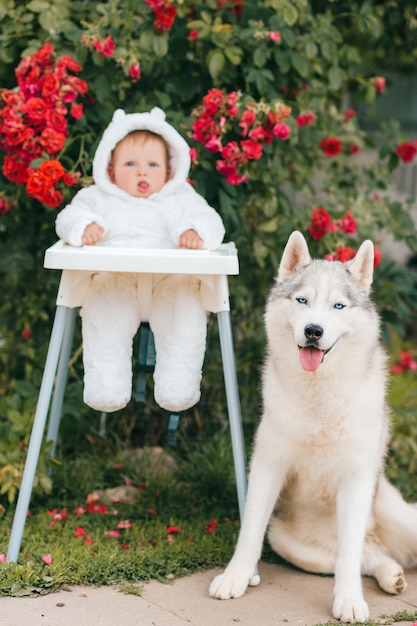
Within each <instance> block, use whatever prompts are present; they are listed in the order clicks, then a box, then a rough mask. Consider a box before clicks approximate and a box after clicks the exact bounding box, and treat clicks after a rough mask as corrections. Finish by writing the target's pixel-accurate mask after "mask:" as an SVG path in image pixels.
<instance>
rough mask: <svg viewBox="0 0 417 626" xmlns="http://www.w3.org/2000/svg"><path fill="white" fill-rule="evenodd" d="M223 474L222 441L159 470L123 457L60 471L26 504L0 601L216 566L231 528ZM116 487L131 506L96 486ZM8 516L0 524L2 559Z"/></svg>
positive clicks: (228, 547) (226, 553)
mask: <svg viewBox="0 0 417 626" xmlns="http://www.w3.org/2000/svg"><path fill="white" fill-rule="evenodd" d="M232 467H233V466H232V460H231V453H230V450H229V445H228V442H227V440H226V438H225V437H220V438H217V439H215V440H212V441H211V442H210V443H209V444H206V445H205V446H204V447H203V448H201V449H199V450H197V451H194V452H192V453H190V455H189V457H188V459H187V461H186V462H184V461H182V460H179V462H178V464H177V466H176V467H175V468H171V469H168V470H166V469H164V468H163V467H159V468H158V467H157V468H154V467H153V468H152V470H151V468H150V462H149V458H144V459H141V460H139V461H138V459H137V457H136V455H135V454H133V453H132V454H130V455H129V454H126V453H123V452H121V453H120V454H119V456H118V457H117V456H116V457H111V456H110V457H109V456H107V457H106V458H94V457H92V456H91V455H89V456H80V457H78V458H77V459H76V460H74V461H72V462H71V463H68V462H65V463H64V464H63V465H62V466H61V468H60V470H59V471H58V472H56V473H55V474H54V491H53V493H52V494H51V495H50V496H48V497H47V498H46V497H45V496H37V497H36V496H35V497H33V498H32V504H31V514H30V516H29V517H28V519H27V522H26V527H25V533H24V539H23V543H22V547H21V551H20V556H19V561H18V563H17V564H13V563H0V594H1V595H12V596H22V595H37V594H45V593H49V592H50V591H52V590H54V589H56V588H58V587H60V586H61V585H62V584H69V585H75V584H92V585H107V584H114V583H118V584H123V585H126V584H127V585H128V584H132V583H137V582H138V581H139V582H144V581H147V580H150V579H152V578H154V579H160V580H167V577H168V580H169V579H170V578H172V577H179V576H183V575H185V574H188V573H191V572H194V571H197V570H199V569H207V568H211V567H214V566H220V565H224V564H225V563H226V562H227V561H228V559H229V558H230V557H231V554H232V550H233V546H234V544H235V541H236V537H237V533H238V529H239V519H238V512H237V496H236V492H235V487H234V479H233V469H232ZM116 486H118V487H120V489H119V492H120V491H121V492H126V495H127V496H128V497H129V498H130V497H131V494H132V493H133V494H134V500H133V501H127V502H123V501H121V502H111V501H109V500H108V499H106V491H105V490H104V491H103V487H106V488H110V487H116ZM97 494H98V495H99V496H100V497H99V499H96V498H97ZM12 513H13V511H12V510H10V511H9V512H7V513H6V514H5V515H4V516H3V518H2V519H1V520H0V532H1V537H2V539H1V541H0V553H3V554H4V553H6V551H7V544H8V531H9V529H10V527H11V523H12ZM44 557H47V558H46V561H47V562H45V560H44Z"/></svg>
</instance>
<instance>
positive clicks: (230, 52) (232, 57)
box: [224, 46, 243, 65]
mask: <svg viewBox="0 0 417 626" xmlns="http://www.w3.org/2000/svg"><path fill="white" fill-rule="evenodd" d="M224 54H225V55H226V57H227V58H228V59H229V61H230V63H232V64H233V65H240V63H241V62H242V56H243V50H242V48H238V47H237V46H230V47H228V48H225V49H224Z"/></svg>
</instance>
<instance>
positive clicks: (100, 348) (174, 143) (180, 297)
mask: <svg viewBox="0 0 417 626" xmlns="http://www.w3.org/2000/svg"><path fill="white" fill-rule="evenodd" d="M189 168H190V156H189V146H188V144H187V143H186V142H185V140H184V139H183V138H182V137H181V135H180V134H179V133H178V132H177V131H176V130H175V129H174V128H173V127H172V126H171V125H169V124H168V123H167V122H166V121H165V114H164V113H163V111H161V110H160V109H158V108H155V109H153V110H152V111H151V112H150V113H134V114H125V113H124V111H122V110H120V109H119V110H117V111H116V112H115V114H114V116H113V120H112V122H111V123H110V125H109V126H108V128H107V129H106V131H105V132H104V134H103V137H102V139H101V141H100V143H99V145H98V148H97V151H96V154H95V157H94V161H93V177H94V183H95V184H94V185H92V186H91V187H88V188H85V189H82V190H80V191H79V192H78V193H77V194H76V195H75V197H74V199H73V201H72V202H71V204H69V205H68V206H66V207H65V208H64V209H63V210H62V211H61V212H60V213H59V214H58V217H57V220H56V231H57V234H58V236H59V237H60V238H61V239H63V240H64V241H66V242H67V243H69V244H71V245H74V246H82V245H105V246H123V247H141V248H145V247H147V248H177V247H180V248H189V249H200V248H206V249H215V248H217V247H218V246H219V245H220V243H221V242H222V240H223V236H224V226H223V223H222V220H221V218H220V216H219V215H218V213H217V212H216V211H215V210H214V209H213V208H211V207H210V206H209V205H208V204H207V202H206V201H205V200H204V199H203V198H202V197H201V196H200V195H199V194H197V193H196V192H195V190H194V189H193V188H192V187H191V185H190V184H189V183H188V182H187V175H188V171H189ZM138 280H140V276H139V277H138V275H137V274H130V273H114V272H98V273H96V274H94V275H93V276H92V278H91V284H90V289H89V291H88V296H87V299H86V301H85V302H84V305H83V307H82V309H81V317H82V336H83V359H84V401H85V402H86V404H88V405H89V406H91V407H92V408H94V409H97V410H99V411H105V412H111V411H116V410H118V409H121V408H122V407H124V406H125V405H126V404H127V403H128V402H129V400H130V398H131V394H132V342H133V337H134V335H135V334H136V331H137V329H138V327H139V325H140V323H141V321H142V320H141V319H140V309H141V307H140V302H138V299H137V288H138ZM148 317H149V324H150V326H151V328H152V330H153V333H154V337H155V348H156V366H155V372H154V382H155V386H154V393H155V400H156V401H157V403H158V404H159V405H160V406H161V407H163V408H165V409H167V410H169V411H182V410H185V409H187V408H189V407H191V406H193V405H194V404H195V403H196V402H197V401H198V400H199V398H200V382H201V370H202V365H203V360H204V353H205V344H206V326H207V314H206V311H205V309H204V307H203V305H202V302H201V297H200V281H199V280H198V279H197V278H196V277H194V276H192V275H173V274H167V275H161V274H158V275H153V291H152V305H151V309H150V311H149V316H148Z"/></svg>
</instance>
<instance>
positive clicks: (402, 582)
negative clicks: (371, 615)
mask: <svg viewBox="0 0 417 626" xmlns="http://www.w3.org/2000/svg"><path fill="white" fill-rule="evenodd" d="M376 574H377V575H376V579H377V581H378V585H379V586H380V587H381V589H383V590H384V591H386V592H387V593H392V594H395V595H397V594H399V593H402V592H403V591H405V590H406V589H407V586H408V585H407V581H406V579H405V575H404V572H403V569H402V567H401V566H400V565H398V563H393V566H392V567H390V568H384V569H383V571H382V572H380V571H377V572H376Z"/></svg>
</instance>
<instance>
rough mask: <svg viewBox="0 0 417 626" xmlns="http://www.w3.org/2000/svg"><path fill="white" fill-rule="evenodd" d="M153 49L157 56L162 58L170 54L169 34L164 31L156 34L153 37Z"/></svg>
mask: <svg viewBox="0 0 417 626" xmlns="http://www.w3.org/2000/svg"><path fill="white" fill-rule="evenodd" d="M152 49H153V51H154V52H155V54H156V56H157V57H159V58H160V59H162V58H163V57H165V56H166V55H167V54H168V35H167V33H163V34H162V35H155V36H154V37H153V39H152Z"/></svg>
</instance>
